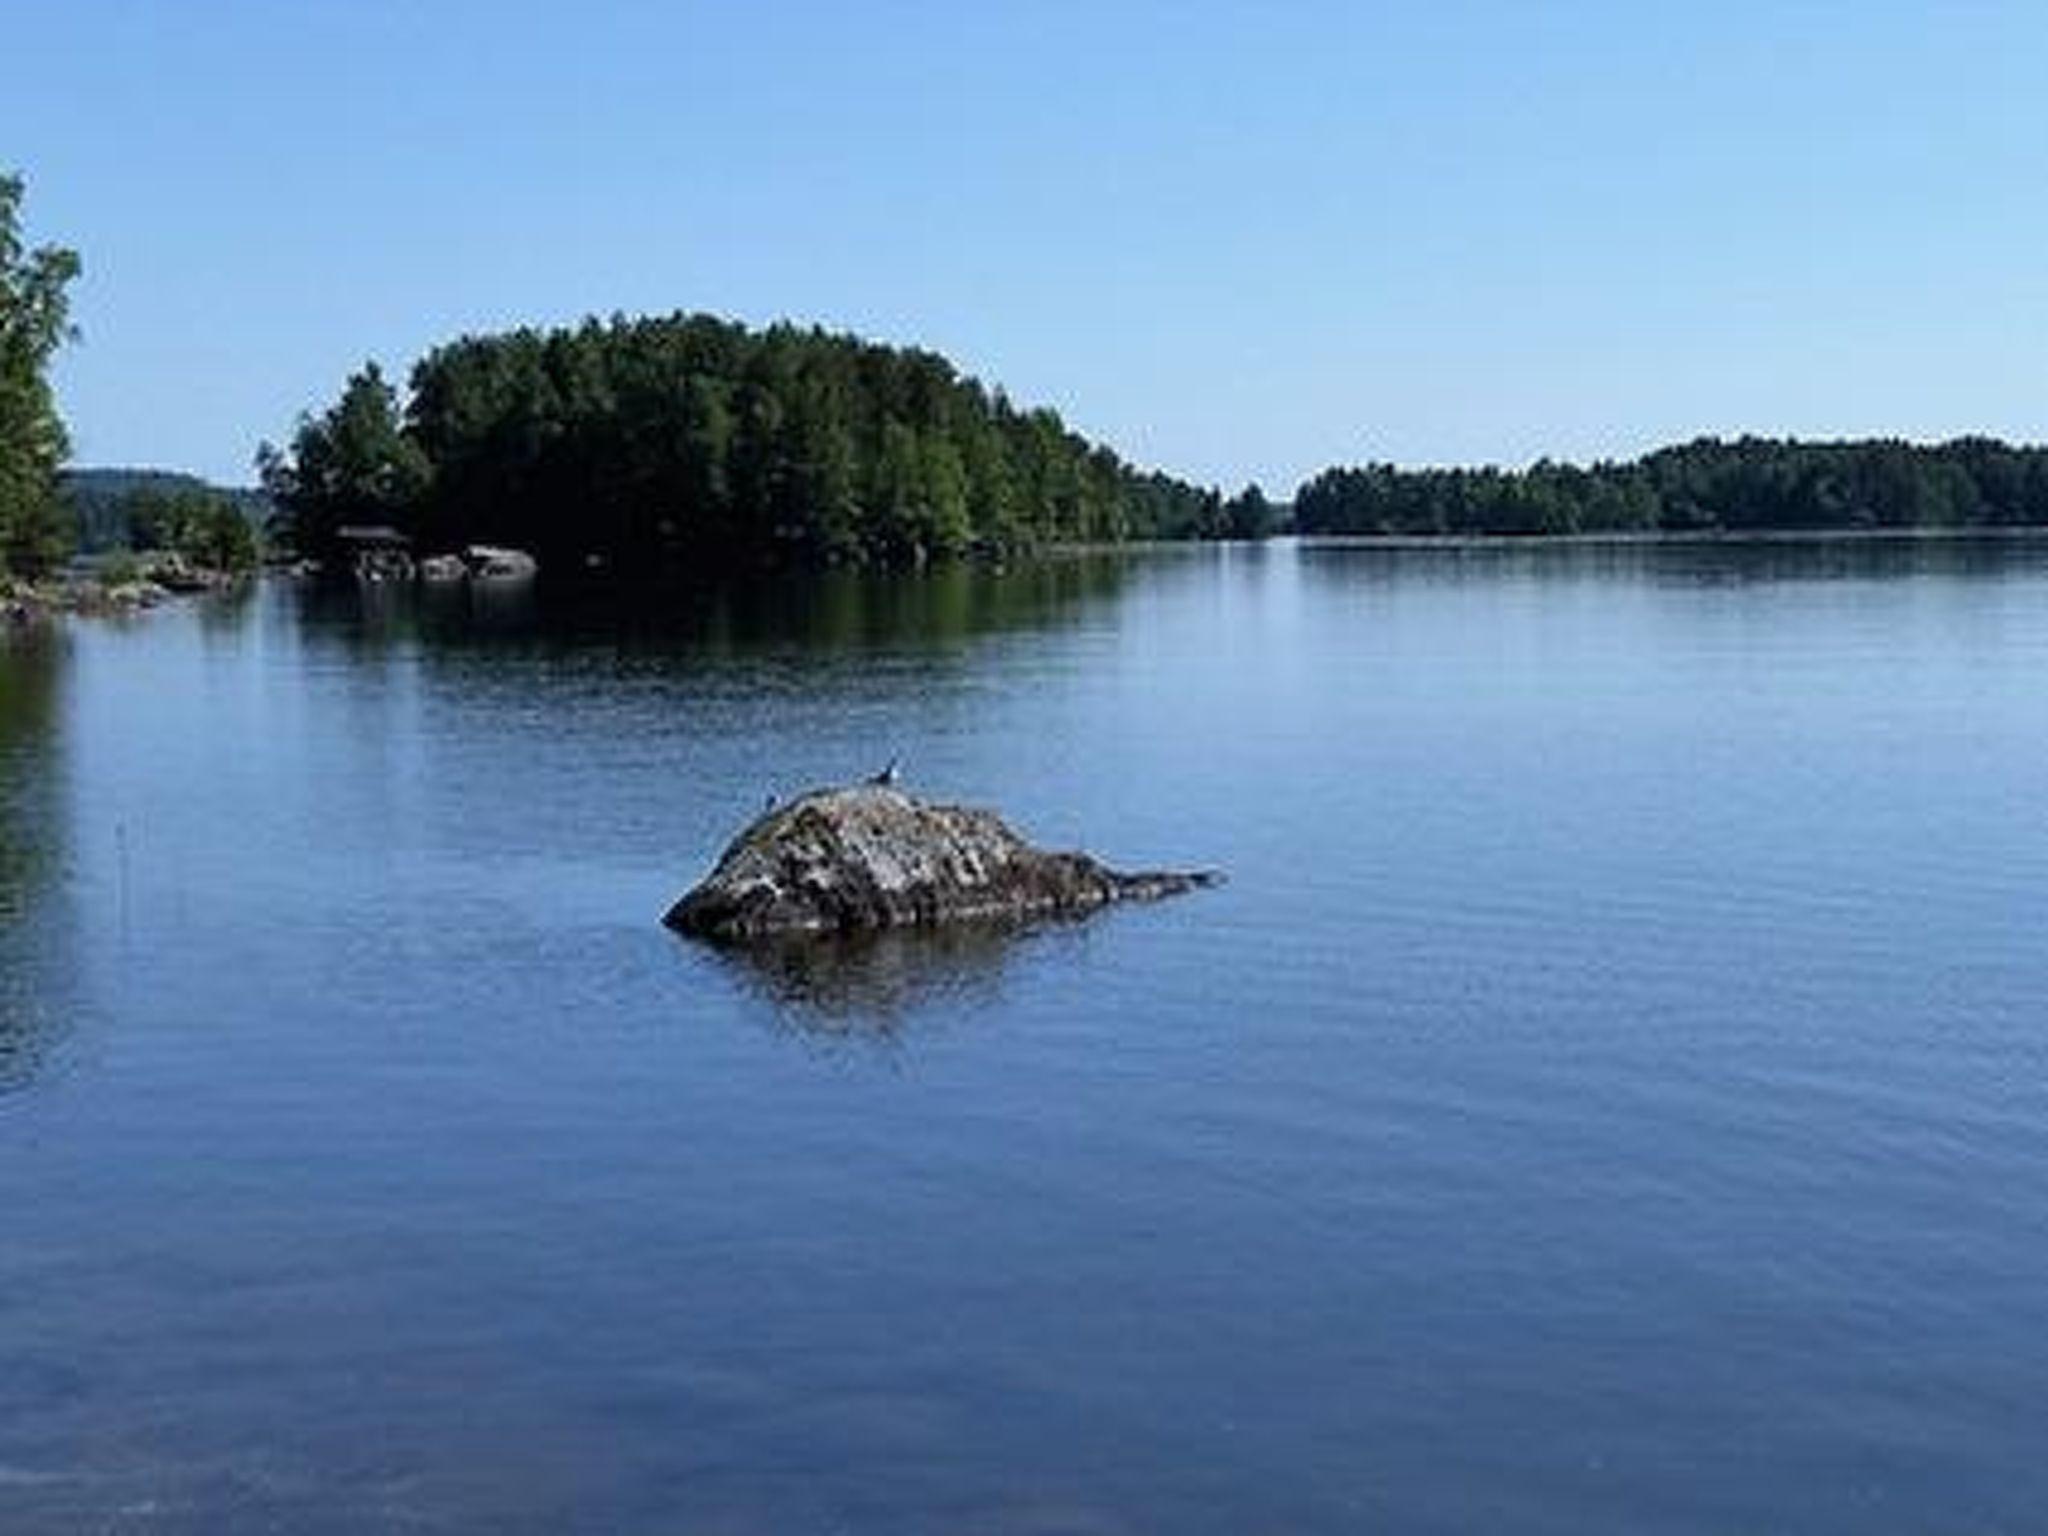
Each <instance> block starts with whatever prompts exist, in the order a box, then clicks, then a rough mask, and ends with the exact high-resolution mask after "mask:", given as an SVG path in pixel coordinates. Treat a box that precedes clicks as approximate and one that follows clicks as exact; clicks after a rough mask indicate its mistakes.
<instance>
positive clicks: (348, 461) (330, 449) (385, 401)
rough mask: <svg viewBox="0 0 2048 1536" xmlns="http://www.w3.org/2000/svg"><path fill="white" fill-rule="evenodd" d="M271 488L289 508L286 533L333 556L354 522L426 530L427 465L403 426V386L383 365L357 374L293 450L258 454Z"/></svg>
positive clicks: (303, 423)
mask: <svg viewBox="0 0 2048 1536" xmlns="http://www.w3.org/2000/svg"><path fill="white" fill-rule="evenodd" d="M256 465H257V470H258V473H259V475H260V476H261V478H262V481H263V489H264V491H265V492H266V493H267V494H268V495H269V496H270V498H271V500H272V501H274V502H275V503H276V504H277V505H278V507H279V509H280V510H281V511H282V513H283V514H284V523H285V526H284V528H283V530H282V531H283V532H284V533H285V534H286V535H287V536H288V537H289V538H290V540H291V541H292V542H294V543H295V544H296V545H297V547H298V548H299V549H300V550H302V551H303V552H306V553H309V554H315V555H324V554H331V553H332V552H333V550H334V548H335V543H336V538H337V535H338V534H339V533H340V530H341V529H343V528H345V527H348V526H350V525H351V524H369V525H375V524H392V525H395V526H397V527H399V528H401V529H402V530H404V531H407V532H418V531H420V530H419V529H418V527H417V524H418V521H419V519H420V517H421V515H422V513H423V508H422V506H421V497H422V492H423V491H424V489H425V487H426V483H427V463H426V459H425V457H424V456H423V455H422V454H421V452H420V449H419V447H418V445H417V444H416V443H415V442H414V441H413V439H412V438H411V437H410V436H409V435H408V434H406V433H405V432H404V431H403V430H401V422H400V417H399V411H398V396H397V392H396V391H395V390H394V389H393V388H392V387H391V385H390V384H389V383H387V382H386V381H385V378H384V375H383V374H382V373H381V372H380V371H379V370H378V367H377V365H376V364H375V363H366V364H365V365H364V366H363V367H362V369H361V370H360V371H358V372H357V373H355V374H353V375H351V376H350V378H349V381H348V384H347V386H346V387H345V388H344V389H343V390H342V395H341V399H340V400H338V401H336V402H335V404H334V406H333V407H332V408H331V409H330V410H328V411H327V412H326V413H325V414H323V415H320V416H303V417H301V418H300V419H299V425H298V429H297V431H296V432H295V433H294V434H293V436H292V443H291V449H290V452H289V454H286V453H283V452H280V451H279V450H278V449H276V448H274V447H273V446H272V445H271V444H269V443H265V444H264V445H263V446H262V447H261V448H260V449H258V450H257V454H256Z"/></svg>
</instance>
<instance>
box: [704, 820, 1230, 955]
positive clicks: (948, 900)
mask: <svg viewBox="0 0 2048 1536" xmlns="http://www.w3.org/2000/svg"><path fill="white" fill-rule="evenodd" d="M1217 879H1218V876H1216V875H1215V874H1214V873H1211V872H1207V871H1202V872H1191V873H1173V872H1166V871H1152V872H1148V873H1144V874H1124V873H1120V872H1118V871H1117V870H1113V869H1108V868H1106V867H1104V866H1103V865H1101V864H1099V863H1097V862H1096V861H1095V860H1094V859H1091V858H1090V857H1088V855H1087V854H1085V853H1047V852H1045V851H1043V850H1041V849H1037V848H1034V847H1032V846H1031V845H1030V844H1029V843H1027V842H1025V841H1024V839H1023V838H1021V837H1019V836H1018V835H1017V834H1016V833H1015V832H1012V831H1011V830H1010V829H1009V828H1008V827H1007V826H1005V825H1004V824H1003V821H1002V818H1000V817H999V816H997V815H996V814H995V813H994V812H992V811H980V810H973V809H970V808H968V807H966V806H959V805H935V804H933V803H931V802H930V801H926V800H920V799H918V798H916V797H915V796H912V795H907V794H905V793H904V792H903V791H901V790H899V789H895V788H892V787H890V786H888V785H885V784H856V785H852V786H849V787H847V788H844V789H821V790H817V791H814V792H813V793H811V794H807V795H804V796H802V797H801V798H800V799H797V800H793V801H791V802H790V803H789V804H788V805H785V806H782V807H779V808H776V809H771V810H769V811H767V812H766V813H764V814H763V815H762V816H761V817H760V818H759V819H758V820H756V821H755V822H754V824H753V825H752V826H750V827H748V828H747V829H746V830H745V831H743V832H742V833H740V835H739V836H738V837H736V838H734V839H733V842H732V845H731V846H730V847H729V848H727V849H726V850H725V852H724V854H722V855H721V856H720V858H719V860H718V867H717V868H716V869H714V870H712V872H711V873H710V875H709V876H707V877H706V878H705V880H704V882H703V883H702V884H701V885H699V886H698V887H697V888H696V889H695V890H693V891H691V892H690V893H689V894H688V895H687V896H685V897H683V899H682V900H681V901H679V902H677V903H676V904H675V905H674V906H673V907H671V908H670V909H669V912H668V916H667V917H666V918H664V919H663V921H664V922H666V923H667V924H668V926H669V927H671V928H674V929H676V930H677V931H679V932H682V933H689V934H695V935H697V936H699V937H702V938H708V939H716V940H720V941H723V942H741V941H745V940H748V939H756V938H764V937H767V936H769V935H773V934H785V933H803V932H812V933H846V932H853V931H858V930H863V929H877V928H892V927H901V926H907V925H911V924H920V923H948V922H962V921H973V920H977V919H980V920H1001V919H1011V920H1016V919H1028V918H1034V917H1061V916H1070V915H1075V914H1078V913H1082V912H1090V911H1093V910H1094V909H1095V908H1097V907H1101V906H1106V905H1107V904H1108V903H1110V902H1112V901H1149V900H1153V899H1155V898H1158V897H1161V896H1174V895H1178V894H1179V893H1180V892H1182V891H1188V890H1193V889H1194V888H1195V887H1197V886H1202V885H1211V884H1214V883H1215V882H1216V881H1217Z"/></svg>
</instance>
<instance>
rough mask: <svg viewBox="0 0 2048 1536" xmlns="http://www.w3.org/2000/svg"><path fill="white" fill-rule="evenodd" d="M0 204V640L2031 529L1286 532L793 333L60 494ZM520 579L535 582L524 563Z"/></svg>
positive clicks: (1975, 462)
mask: <svg viewBox="0 0 2048 1536" xmlns="http://www.w3.org/2000/svg"><path fill="white" fill-rule="evenodd" d="M22 195H23V183H22V181H21V179H20V178H19V177H17V176H6V175H0V620H7V621H15V622H18V621H21V620H24V619H29V618H33V617H36V616H38V615H41V614H45V613H51V612H84V613H97V612H127V611H133V610H136V609H139V608H145V607H149V606H152V605H153V604H155V603H157V602H160V601H161V600H163V598H164V597H166V596H168V595H170V594H172V593H175V592H181V591H184V592H190V591H205V590H213V589H217V588H220V587H225V586H231V585H233V584H235V583H236V582H237V581H239V580H241V579H242V578H243V577H244V576H246V575H247V574H248V573H249V572H251V571H253V570H254V569H256V567H257V566H258V565H259V564H264V563H272V564H280V565H291V566H293V567H295V568H296V569H298V570H300V571H302V572H314V571H318V572H324V573H326V574H327V575H330V576H345V575H348V574H351V573H353V574H355V575H356V576H358V577H359V578H363V579H397V578H399V577H404V578H406V579H415V578H416V579H421V580H429V581H433V580H440V581H454V580H458V579H469V578H470V577H472V576H476V575H479V574H483V575H495V574H499V573H500V572H501V571H502V570H503V568H504V567H505V566H506V565H508V564H509V565H510V566H512V567H513V568H517V569H530V568H532V567H533V566H537V568H538V569H539V570H542V571H545V572H548V573H550V574H551V575H552V576H555V577H559V578H568V579H574V580H584V579H591V580H597V581H607V582H615V583H618V584H620V585H621V586H624V585H628V584H665V583H669V582H672V581H675V580H677V579H683V580H693V579H699V578H707V577H708V578H723V577H726V576H736V575H745V574H747V573H751V572H761V571H776V570H784V569H801V568H816V567H832V566H841V567H844V566H874V567H882V568H910V569H918V568H922V567H924V566H926V565H927V564H929V563H932V562H938V561H951V560H960V559H981V560H986V561H990V562H993V563H1001V562H1003V561H1006V560H1009V559H1011V558H1013V557H1021V556H1032V555H1044V554H1051V553H1055V552H1059V551H1063V550H1068V549H1073V548H1076V547H1111V548H1123V547H1131V546H1135V545H1139V544H1147V543H1157V542H1170V543H1183V542H1189V541H1198V540H1214V539H1238V540H1256V539H1262V538H1265V537H1267V536H1269V535H1271V534H1275V533H1285V532H1291V533H1296V534H1299V535H1301V536H1303V537H1307V538H1311V539H1314V538H1328V537H1342V538H1357V539H1366V540H1372V541H1378V542H1383V543H1390V544H1398V543H1403V542H1426V543H1445V542H1476V541H1493V540H1526V539H1604V540H1615V539H1637V540H1640V539H1701V540H1709V539H1725V538H1735V537H1750V538H1771V537H1777V538H1800V537H1815V536H1841V535H1852V536H1893V537H1907V536H1929V535H1935V536H1948V535H1958V534H1965V535H1967V534H1976V535H1983V534H2005V533H2016V532H2024V531H2027V530H2039V529H2048V448H2042V447H2016V446H2012V445H2009V444H2007V443H2003V442H1999V441H1997V440H1994V439H1991V438H1985V437H1963V438H1957V439H1954V440H1952V441H1949V442H1944V443H1938V444H1915V443H1910V442H1907V441H1904V440H1902V439H1866V440H1861V441H1840V442H1812V441H1799V440H1795V439H1775V438H1763V437H1742V438H1737V439H1732V440H1723V439H1720V438H1713V437H1702V438H1698V439H1695V440H1694V441H1692V442H1689V443H1685V444H1681V445H1677V446H1673V447H1667V448H1661V449H1658V450H1656V451H1654V452H1651V453H1648V454H1645V455H1643V456H1641V457H1640V458H1636V459H1632V460H1627V461H1601V462H1596V463H1592V464H1588V465H1573V464H1562V463H1556V462H1552V461H1550V460H1540V461H1538V462H1537V463H1535V464H1533V465H1530V466H1528V467H1527V468H1524V469H1515V470H1510V469H1501V468H1497V467H1486V468H1471V469H1452V468H1421V469H1412V468H1401V467H1398V466H1395V465H1393V464H1390V463H1372V464H1364V465H1357V466H1348V467H1335V468H1330V469H1326V470H1324V471H1322V472H1321V473H1319V474H1317V475H1315V476H1314V477H1312V478H1311V479H1309V480H1308V481H1306V482H1305V483H1304V484H1303V485H1302V486H1301V487H1300V488H1299V490H1298V491H1297V492H1296V493H1295V496H1294V499H1293V502H1292V504H1291V505H1288V504H1280V505H1276V504H1274V503H1273V502H1271V501H1269V500H1268V499H1267V498H1266V495H1265V493H1264V492H1263V491H1262V490H1261V489H1260V488H1259V487H1258V486H1257V485H1247V486H1246V487H1245V488H1244V489H1243V490H1242V491H1240V492H1239V493H1238V494H1237V495H1236V496H1234V497H1231V498H1229V499H1226V498H1225V497H1224V496H1223V494H1222V492H1221V491H1220V490H1218V489H1216V488H1215V487H1203V486H1198V485H1195V484H1192V483H1190V482H1188V481H1184V480H1181V479H1178V478H1176V477H1174V476H1172V475H1170V474H1167V473H1164V472H1162V471H1159V470H1152V469H1143V468H1139V467H1137V466H1134V465H1132V464H1130V463H1128V462H1126V461H1125V460H1124V459H1122V458H1121V457H1120V456H1119V455H1118V454H1117V453H1116V451H1115V450H1114V449H1112V448H1110V447H1108V446H1105V445H1103V444H1099V443H1096V442H1092V441H1090V440H1089V439H1088V438H1086V437H1084V436H1083V435H1082V434H1080V433H1078V432H1076V431H1074V430H1072V429H1071V428H1070V427H1068V426H1067V424H1066V423H1065V422H1064V421H1063V420H1062V419H1061V417H1060V416H1059V414H1058V413H1057V412H1056V411H1054V410H1052V409H1049V408H1047V407H1043V406H1039V407H1020V406H1016V405H1013V404H1012V403H1011V401H1010V400H1009V398H1008V396H1007V395H1006V394H1005V393H1004V392H1003V390H1002V389H1001V388H1000V387H991V386H988V385H984V384H983V383H982V382H981V381H979V380H977V379H975V378H973V377H971V376H969V375H966V374H964V373H962V372H960V371H959V370H958V369H957V368H956V367H955V366H954V365H953V364H952V363H951V362H949V361H948V360H947V359H946V358H944V357H941V356H939V355H938V354H936V353H934V352H930V351H926V350H923V349H920V348H915V347H901V346H890V345H884V344H881V343H877V342H872V341H867V340H864V339H862V338H860V337H857V336H853V335H848V334H843V333H836V332H829V331H826V330H824V329H822V328H819V327H816V326H810V327H802V326H798V325H795V324H790V323H779V324H775V325H770V326H767V327H765V328H758V329H757V328H750V327H748V326H745V325H742V324H739V323H737V322H734V321H730V320H725V319H721V318H719V317H717V316H713V315H706V314H688V313H681V312H678V313H675V314H671V315H667V316H661V317H653V318H629V317H626V316H623V315H614V316H612V317H611V318H610V319H607V320H599V319H596V318H592V319H587V320H585V321H583V322H582V323H581V324H580V325H575V326H565V327H556V328H553V329H546V330H543V329H536V328H531V327H527V328H521V329H517V330H512V331H506V332H501V333H497V334H490V335H467V336H461V337H458V338H457V339H455V340H453V341H450V342H447V343H445V344H443V345H440V346H437V347H434V348H432V349H431V350H429V351H428V352H426V353H425V354H424V355H423V356H422V357H421V358H419V360H418V361H417V362H416V363H414V365H413V366H412V367H411V369H410V370H409V372H408V374H407V376H406V380H405V384H404V386H403V388H402V389H401V388H400V387H399V386H397V385H395V384H393V383H392V382H390V381H389V380H387V379H386V378H385V376H384V375H383V373H382V372H381V371H380V369H379V367H378V365H377V364H376V363H374V362H370V363H367V364H365V365H364V367H363V368H361V369H360V370H359V371H357V372H356V373H355V374H354V375H353V376H351V377H350V378H349V379H348V380H347V382H346V384H345V386H344V387H343V389H342V392H341V394H340V396H339V398H338V399H336V400H335V402H334V403H333V404H332V405H330V406H329V407H328V408H326V409H325V410H324V411H319V412H317V413H310V412H309V413H307V414H304V415H302V416H301V417H300V418H299V420H298V423H297V426H296V429H295V430H294V432H293V433H292V434H291V436H290V438H289V440H288V441H287V443H286V444H285V445H284V446H283V447H277V446H273V445H271V444H269V443H265V444H263V445H262V446H261V447H260V448H259V449H258V451H257V454H256V467H257V471H258V475H259V478H260V481H261V489H260V491H259V490H223V489H221V488H218V487H213V486H208V485H206V484H205V483H204V482H201V481H199V480H197V479H195V478H194V477H192V476H189V475H180V474H176V473H172V472H167V471H160V470H81V471H72V472H68V473H67V472H61V466H62V465H63V463H64V461H65V459H66V457H67V456H68V453H69V442H68V439H67V437H66V434H65V430H64V423H63V421H62V419H61V417H60V416H59V414H58V412H57V409H56V403H55V399H54V396H53V394H52V392H51V390H50V386H49V379H48V368H49V363H50V360H51V358H52V357H53V356H54V354H55V353H56V351H57V350H58V348H60V347H61V346H62V345H63V344H64V343H65V342H66V341H68V340H70V339H72V337H73V336H74V334H75V333H74V330H73V327H72V326H71V323H70V311H69V303H68V293H67V290H68V288H69V286H70V284H71V283H72V282H73V280H74V279H75V278H76V277H77V276H78V274H79V272H80V270H81V268H80V263H79V259H78V256H77V254H76V253H75V252H73V251H71V250H68V249H65V248H63V247H60V246H39V247H33V248H31V247H30V246H29V245H28V244H27V242H26V240H25V238H24V236H23V234H22V231H21V224H20V207H21V199H22ZM529 562H530V563H529Z"/></svg>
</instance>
